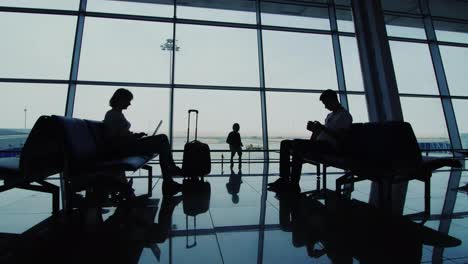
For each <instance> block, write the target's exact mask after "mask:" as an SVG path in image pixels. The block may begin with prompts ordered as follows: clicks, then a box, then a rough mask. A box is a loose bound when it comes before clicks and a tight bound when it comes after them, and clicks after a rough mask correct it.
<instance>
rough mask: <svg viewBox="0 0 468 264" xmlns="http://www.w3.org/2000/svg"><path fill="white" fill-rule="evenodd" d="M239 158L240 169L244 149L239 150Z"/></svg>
mask: <svg viewBox="0 0 468 264" xmlns="http://www.w3.org/2000/svg"><path fill="white" fill-rule="evenodd" d="M237 156H238V158H239V169H240V168H242V149H241V148H239V150H238V151H237Z"/></svg>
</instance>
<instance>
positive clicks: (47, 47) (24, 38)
mask: <svg viewBox="0 0 468 264" xmlns="http://www.w3.org/2000/svg"><path fill="white" fill-rule="evenodd" d="M0 25H5V26H2V27H0V35H1V36H2V40H1V41H0V58H2V62H1V63H0V77H2V78H38V79H68V78H69V76H70V65H71V57H72V53H73V42H74V38H75V29H76V17H73V16H59V15H38V14H21V13H7V12H2V14H1V16H0ZM7 25H8V26H7Z"/></svg>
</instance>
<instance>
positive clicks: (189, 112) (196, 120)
mask: <svg viewBox="0 0 468 264" xmlns="http://www.w3.org/2000/svg"><path fill="white" fill-rule="evenodd" d="M192 112H195V113H196V114H197V118H196V119H195V140H197V129H198V110H196V109H189V110H188V125H187V142H189V133H190V116H191V113H192Z"/></svg>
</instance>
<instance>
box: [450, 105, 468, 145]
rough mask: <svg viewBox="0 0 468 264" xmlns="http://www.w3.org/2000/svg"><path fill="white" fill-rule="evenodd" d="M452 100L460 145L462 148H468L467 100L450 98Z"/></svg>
mask: <svg viewBox="0 0 468 264" xmlns="http://www.w3.org/2000/svg"><path fill="white" fill-rule="evenodd" d="M452 102H453V109H454V111H455V116H456V118H457V124H458V130H459V132H460V138H461V142H462V146H463V148H464V149H468V121H467V120H468V118H467V113H468V100H452Z"/></svg>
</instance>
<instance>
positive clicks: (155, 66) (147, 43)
mask: <svg viewBox="0 0 468 264" xmlns="http://www.w3.org/2000/svg"><path fill="white" fill-rule="evenodd" d="M168 38H169V39H170V38H172V24H170V23H157V22H143V21H131V20H118V19H102V18H92V17H88V18H86V22H85V28H84V33H83V44H82V50H81V59H80V68H79V76H78V77H79V79H80V80H95V81H114V82H149V83H169V74H170V69H171V67H170V62H169V61H170V56H169V52H167V51H163V50H162V49H161V47H160V46H161V45H162V44H164V43H165V42H166V39H168Z"/></svg>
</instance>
